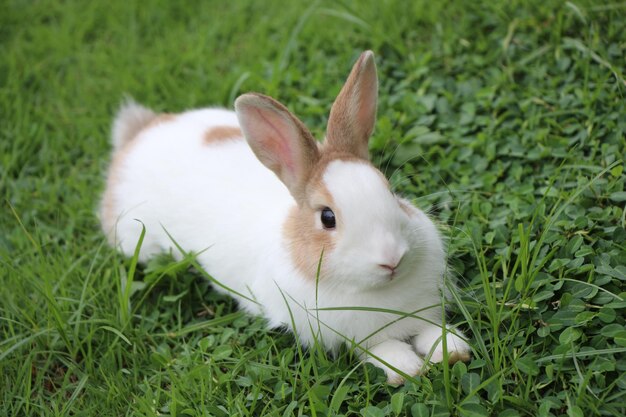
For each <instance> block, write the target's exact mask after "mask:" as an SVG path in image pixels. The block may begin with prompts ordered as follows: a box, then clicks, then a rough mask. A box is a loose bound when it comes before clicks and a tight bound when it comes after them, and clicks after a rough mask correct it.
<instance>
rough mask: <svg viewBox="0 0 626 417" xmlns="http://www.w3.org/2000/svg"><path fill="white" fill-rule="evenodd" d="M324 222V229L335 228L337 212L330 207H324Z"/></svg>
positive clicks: (322, 216)
mask: <svg viewBox="0 0 626 417" xmlns="http://www.w3.org/2000/svg"><path fill="white" fill-rule="evenodd" d="M321 220H322V224H323V225H324V229H334V228H335V213H333V211H332V210H331V209H329V208H328V207H324V209H323V210H322V215H321Z"/></svg>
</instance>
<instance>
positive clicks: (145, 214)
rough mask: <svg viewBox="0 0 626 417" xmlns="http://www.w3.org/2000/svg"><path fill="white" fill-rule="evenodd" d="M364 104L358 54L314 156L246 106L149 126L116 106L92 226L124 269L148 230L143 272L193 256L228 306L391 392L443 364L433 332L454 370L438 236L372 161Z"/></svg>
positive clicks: (371, 81)
mask: <svg viewBox="0 0 626 417" xmlns="http://www.w3.org/2000/svg"><path fill="white" fill-rule="evenodd" d="M377 95H378V79H377V74H376V64H375V61H374V54H373V53H372V52H371V51H366V52H363V53H362V54H361V55H360V57H359V58H358V60H357V62H356V63H355V64H354V67H353V68H352V71H351V73H350V75H349V77H348V79H347V81H346V83H345V84H344V86H343V87H342V89H341V91H340V93H339V95H338V97H337V99H336V100H335V102H334V103H333V105H332V108H331V111H330V116H329V119H328V125H327V131H326V137H325V140H324V141H323V143H320V142H317V141H316V140H315V139H314V138H313V136H312V134H311V133H310V131H309V130H308V129H307V128H306V127H305V126H304V124H303V123H302V122H301V121H300V120H299V119H298V118H297V117H296V116H295V115H293V114H292V113H291V112H290V111H289V110H288V109H287V108H286V107H285V106H283V105H282V104H280V103H279V102H277V101H275V100H274V99H272V98H270V97H267V96H264V95H261V94H257V93H248V94H243V95H241V96H240V97H238V98H237V99H236V101H235V103H234V107H235V111H234V112H232V111H228V110H224V109H217V108H208V109H201V110H191V111H186V112H184V113H182V114H176V115H174V114H156V113H154V112H153V111H151V110H149V109H147V108H144V107H142V106H140V105H139V104H136V103H134V102H132V101H130V102H127V103H126V104H125V105H123V106H122V108H121V110H120V111H119V113H118V114H117V116H116V118H115V121H114V123H113V129H112V142H113V156H112V162H111V165H110V168H109V172H108V178H107V184H106V190H105V192H104V196H103V199H102V203H101V209H100V219H101V224H102V228H103V230H104V232H105V233H106V234H107V235H108V237H109V240H110V242H111V244H112V245H114V246H117V247H118V248H119V249H121V251H122V252H123V253H124V254H126V255H129V256H130V255H132V254H133V253H134V251H135V247H136V245H137V242H138V239H139V236H140V234H141V232H142V227H145V236H144V240H143V245H142V246H141V248H140V253H139V260H140V261H142V262H145V261H146V260H147V259H149V258H150V257H151V256H153V255H155V254H158V253H160V252H164V251H168V250H169V251H172V252H175V253H178V251H177V249H176V247H178V246H177V245H179V246H180V247H181V248H182V249H184V250H185V251H186V252H193V253H195V254H197V261H198V263H199V264H200V265H201V266H202V268H204V269H205V270H206V271H207V273H208V274H209V275H210V276H211V277H214V278H215V279H216V280H217V281H218V282H220V283H221V284H222V285H223V288H222V287H217V288H216V290H218V291H223V292H228V293H230V294H231V295H232V296H233V297H234V298H235V299H236V300H237V302H238V305H239V307H240V308H242V309H244V310H246V311H247V312H249V313H251V314H255V315H261V316H263V317H264V318H265V319H266V321H267V323H268V325H269V326H270V327H280V326H285V327H287V328H289V329H290V330H292V331H293V332H295V334H296V336H297V338H298V340H299V342H300V343H301V344H302V345H303V346H305V347H306V346H311V345H312V344H314V343H316V342H318V343H321V344H322V345H323V346H324V348H325V349H327V350H328V351H330V352H336V351H337V349H338V348H339V347H340V346H341V344H342V343H347V344H348V345H352V346H356V349H355V351H356V352H358V355H359V357H360V358H362V359H363V360H364V361H366V362H370V363H372V364H374V365H375V366H377V367H380V368H382V369H383V370H384V372H385V375H386V377H387V381H388V382H389V383H390V384H401V383H403V382H404V381H405V379H406V377H411V376H415V375H418V374H420V373H422V372H423V371H424V369H425V368H426V364H425V363H424V358H425V357H427V358H429V359H430V360H431V361H432V362H438V361H442V360H443V359H444V347H443V343H442V334H444V335H445V338H446V346H447V353H448V355H447V359H448V360H449V361H450V362H455V361H458V360H464V361H467V360H468V359H469V357H470V346H469V345H468V343H467V342H466V340H465V337H464V336H463V335H462V334H461V332H459V331H458V330H455V329H454V328H452V327H448V328H446V331H445V332H444V331H443V330H442V328H443V327H442V320H443V315H444V310H443V308H442V306H441V301H442V293H445V290H444V288H443V287H444V285H443V277H444V272H445V269H446V251H445V249H444V244H443V242H442V238H441V237H440V234H439V232H438V230H437V228H436V227H435V225H434V223H433V222H432V221H431V220H430V219H429V218H428V216H427V215H426V214H425V213H423V212H422V211H421V210H419V209H418V208H416V207H415V206H413V205H412V204H411V203H410V202H409V201H408V200H406V199H404V198H402V197H400V196H397V195H395V194H393V192H392V191H391V190H390V185H389V183H388V181H387V179H386V178H385V176H384V175H383V174H382V173H381V172H380V171H379V170H378V169H376V168H375V167H374V166H373V165H372V163H371V162H370V160H369V152H368V140H369V137H370V135H371V134H372V131H373V129H374V124H375V118H376V108H377ZM137 220H139V221H140V222H138V221H137ZM174 242H176V244H175V243H174ZM224 288H227V289H224Z"/></svg>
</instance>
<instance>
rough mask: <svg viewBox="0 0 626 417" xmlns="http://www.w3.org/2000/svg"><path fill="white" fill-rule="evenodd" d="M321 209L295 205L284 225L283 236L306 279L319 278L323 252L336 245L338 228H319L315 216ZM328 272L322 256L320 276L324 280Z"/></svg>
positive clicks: (293, 259)
mask: <svg viewBox="0 0 626 417" xmlns="http://www.w3.org/2000/svg"><path fill="white" fill-rule="evenodd" d="M318 215H319V211H318V210H315V209H313V208H311V207H309V206H300V207H298V206H294V207H292V208H291V210H290V211H289V216H288V217H287V220H286V221H285V223H284V226H283V236H284V237H285V240H286V241H287V245H288V247H289V252H290V254H291V260H292V262H293V263H294V264H295V265H296V268H297V269H298V270H299V271H300V272H301V273H302V274H303V275H304V277H305V278H306V279H310V280H313V281H315V280H316V279H317V268H318V264H319V261H320V256H321V255H322V252H323V253H324V257H327V256H328V253H329V252H330V251H332V249H333V247H334V239H333V234H335V233H338V231H337V230H335V231H329V230H324V229H318V228H317V227H316V225H315V223H316V222H315V218H316V216H318ZM327 274H328V266H327V265H326V264H325V263H324V259H323V258H322V265H321V269H320V277H319V279H320V280H322V279H324V277H325V276H326V275H327Z"/></svg>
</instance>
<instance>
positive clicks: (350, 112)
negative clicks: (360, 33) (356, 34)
mask: <svg viewBox="0 0 626 417" xmlns="http://www.w3.org/2000/svg"><path fill="white" fill-rule="evenodd" d="M377 98H378V77H377V75H376V62H375V61H374V53H373V52H372V51H365V52H363V53H362V54H361V56H360V57H359V59H358V60H357V62H356V63H355V64H354V66H353V67H352V71H351V72H350V75H349V76H348V79H347V80H346V83H345V84H344V86H343V88H342V89H341V91H340V92H339V95H338V96H337V99H336V100H335V102H334V103H333V106H332V108H331V109H330V116H329V118H328V126H327V130H326V145H328V146H329V147H330V148H332V149H333V150H335V151H339V152H347V153H351V154H353V155H355V156H357V157H359V158H363V159H365V160H369V151H368V146H367V143H368V141H369V138H370V135H371V134H372V131H373V130H374V124H375V123H376V103H377Z"/></svg>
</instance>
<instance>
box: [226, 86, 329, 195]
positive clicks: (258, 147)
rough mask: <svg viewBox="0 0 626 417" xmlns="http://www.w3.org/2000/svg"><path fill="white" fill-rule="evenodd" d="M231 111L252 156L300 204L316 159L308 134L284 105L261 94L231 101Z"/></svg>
mask: <svg viewBox="0 0 626 417" xmlns="http://www.w3.org/2000/svg"><path fill="white" fill-rule="evenodd" d="M235 112H236V113H237V118H238V119H239V124H240V125H241V128H242V130H243V133H244V136H245V137H246V140H247V141H248V144H249V145H250V148H252V151H253V152H254V154H255V155H256V157H257V158H258V159H259V161H261V163H263V165H265V166H266V167H267V168H269V169H270V170H272V171H273V172H274V173H275V174H276V176H278V178H279V179H280V180H281V181H282V182H283V183H284V184H285V185H286V186H287V188H288V189H289V192H290V193H291V195H292V196H293V197H294V198H295V200H296V201H297V202H298V204H300V202H301V201H303V199H304V194H305V188H306V184H307V181H308V180H309V177H310V175H311V172H312V171H313V168H314V167H315V165H316V164H317V162H318V161H319V158H320V155H319V151H318V149H317V142H316V141H315V139H314V138H313V136H312V135H311V132H309V130H308V129H307V128H306V127H305V126H304V124H303V123H302V122H301V121H300V120H299V119H298V118H297V117H296V116H294V115H293V114H292V113H291V112H290V111H289V110H287V108H286V107H285V106H283V105H282V104H280V103H279V102H277V101H276V100H274V99H272V98H271V97H267V96H264V95H262V94H256V93H248V94H244V95H242V96H240V97H239V98H237V100H235Z"/></svg>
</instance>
